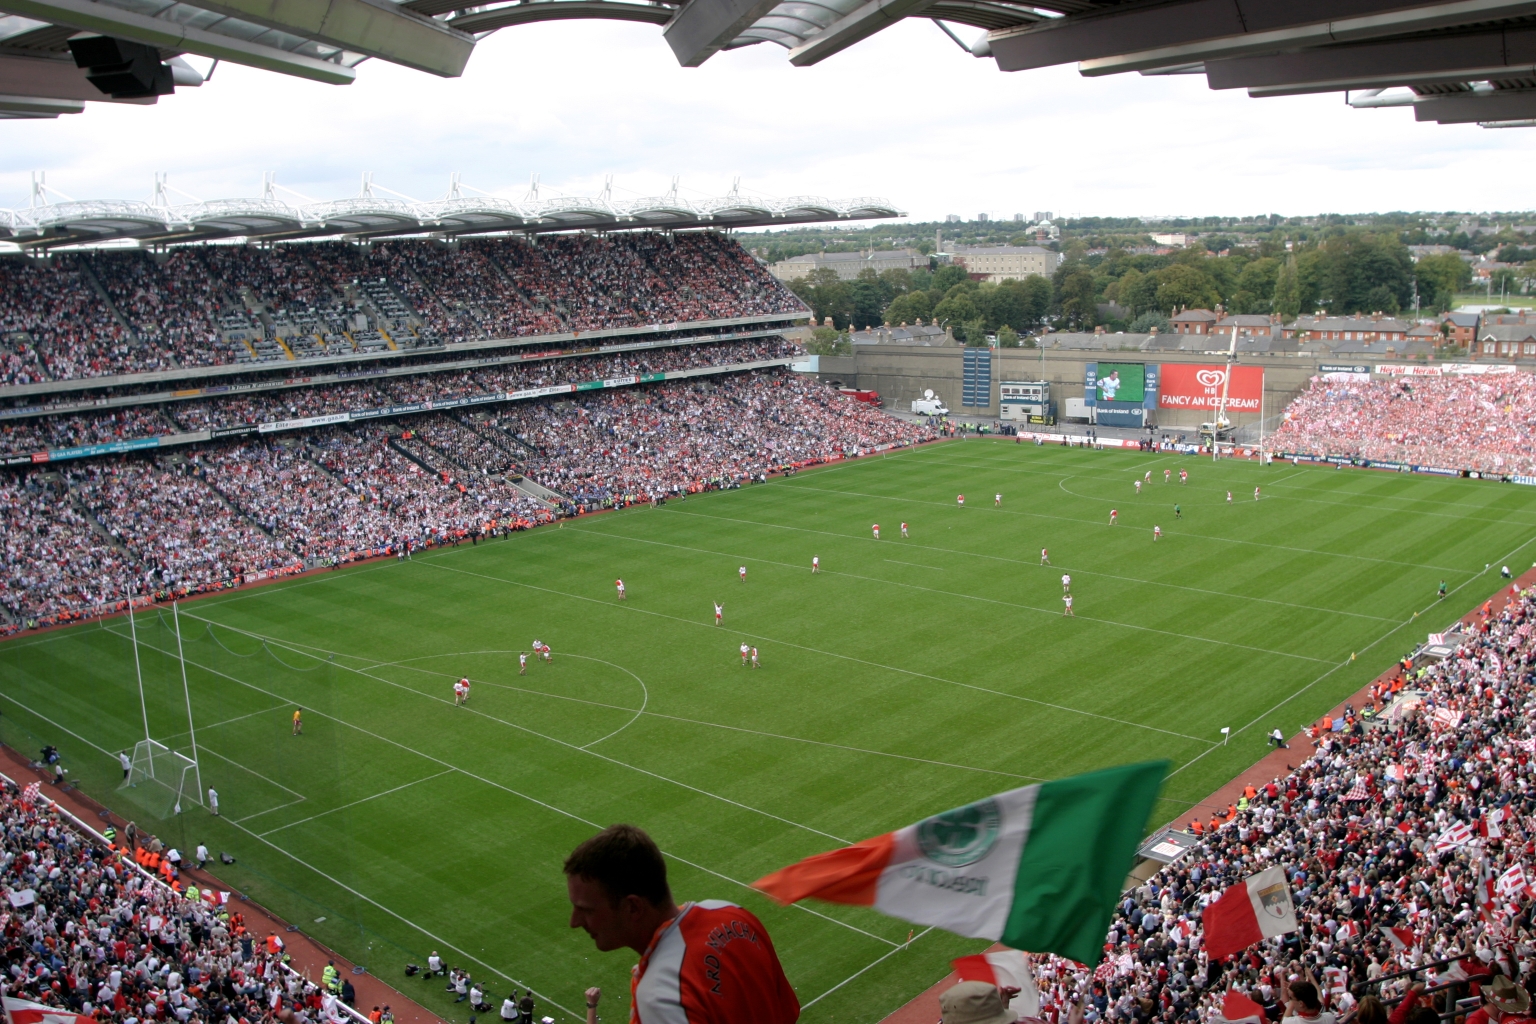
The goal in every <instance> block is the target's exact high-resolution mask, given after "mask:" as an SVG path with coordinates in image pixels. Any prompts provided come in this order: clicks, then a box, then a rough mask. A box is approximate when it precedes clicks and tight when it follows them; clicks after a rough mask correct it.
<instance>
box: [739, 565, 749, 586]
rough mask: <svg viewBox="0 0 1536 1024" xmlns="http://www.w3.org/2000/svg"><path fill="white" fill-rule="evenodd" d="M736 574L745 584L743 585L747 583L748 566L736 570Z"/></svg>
mask: <svg viewBox="0 0 1536 1024" xmlns="http://www.w3.org/2000/svg"><path fill="white" fill-rule="evenodd" d="M736 574H737V575H738V576H740V577H741V582H743V583H745V582H747V567H746V566H742V567H741V568H740V569H737V570H736Z"/></svg>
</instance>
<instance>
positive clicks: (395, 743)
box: [86, 620, 900, 1005]
mask: <svg viewBox="0 0 1536 1024" xmlns="http://www.w3.org/2000/svg"><path fill="white" fill-rule="evenodd" d="M205 621H206V620H205ZM219 625H221V626H224V628H225V629H235V628H236V627H234V626H229V625H225V624H224V623H222V622H221V623H219ZM237 632H240V630H237ZM142 642H143V641H141V643H142ZM146 646H150V648H151V650H157V651H160V653H162V654H169V653H170V652H169V651H165V650H162V649H161V648H158V647H153V646H152V645H146ZM296 653H302V652H296ZM187 664H189V665H193V666H195V667H197V668H199V669H202V670H203V671H204V672H207V673H208V674H209V675H214V676H218V677H219V678H221V679H228V680H229V681H230V682H232V683H236V684H238V685H240V686H244V687H246V688H247V689H251V690H255V691H256V692H257V693H264V694H266V695H267V696H269V697H274V698H277V699H279V700H281V699H283V695H282V694H280V693H274V692H272V691H271V690H268V689H266V688H265V687H261V686H257V685H256V684H255V683H251V682H247V681H246V680H244V679H240V678H238V677H236V676H232V675H230V674H229V673H227V672H221V671H219V670H218V669H216V668H211V667H209V666H207V665H203V664H201V663H199V662H196V661H188V662H187ZM305 710H307V711H309V712H310V714H312V715H314V716H316V717H318V718H328V719H330V720H331V721H333V722H335V723H337V724H338V725H343V726H346V727H347V728H348V729H353V730H355V731H357V732H360V733H362V734H363V735H364V736H369V737H372V738H373V739H376V740H378V741H380V742H381V743H385V744H388V745H389V746H392V747H398V748H399V749H401V750H404V751H406V752H407V753H410V754H415V755H416V756H417V757H420V758H423V759H425V760H428V761H432V762H435V763H437V764H440V765H442V766H443V767H445V768H453V769H455V770H457V771H458V772H459V773H460V774H462V775H463V776H465V777H466V778H470V779H474V780H475V781H476V782H480V783H484V784H485V785H487V786H490V787H491V788H492V789H499V790H501V791H502V792H504V793H510V794H512V795H513V796H515V797H517V798H519V799H521V800H526V801H528V802H529V803H531V804H535V805H537V806H539V807H542V808H544V809H545V810H548V811H552V812H553V813H555V814H558V815H561V816H562V817H566V818H570V819H571V820H573V821H579V822H581V823H582V824H583V825H589V826H591V827H592V828H595V829H599V830H601V829H602V828H603V826H602V825H599V824H598V823H597V822H595V821H590V820H588V819H586V818H583V817H581V816H580V815H579V814H574V813H572V812H571V811H567V810H566V809H564V808H563V807H558V806H556V805H555V804H552V803H549V802H547V801H544V800H540V799H539V798H538V797H536V796H530V795H528V794H527V793H523V792H520V791H518V790H515V789H513V788H512V787H511V786H507V785H504V784H503V783H500V782H496V781H495V780H493V779H489V778H486V777H485V776H483V775H477V774H475V773H474V772H471V771H468V770H466V769H464V768H460V767H459V766H458V765H455V764H453V763H451V762H449V761H444V760H443V759H442V758H440V757H436V756H434V755H432V754H428V753H426V752H424V751H421V750H417V749H415V748H414V747H410V746H407V745H406V744H404V743H401V742H400V741H399V740H396V739H391V738H390V737H388V736H385V735H382V734H381V733H376V732H374V731H373V730H371V729H365V728H363V727H362V726H360V725H356V724H354V723H352V722H349V721H347V720H346V719H344V718H341V717H339V716H337V715H329V714H326V713H325V712H323V711H317V710H315V709H314V708H306V709H305ZM86 742H90V741H88V740H87V741H86ZM91 745H92V746H95V744H91ZM96 749H98V750H100V749H101V748H100V747H97V748H96ZM103 753H105V751H103ZM109 756H112V757H114V758H115V757H116V756H117V755H115V754H113V755H109ZM230 824H232V825H235V826H236V827H237V828H240V829H241V830H242V831H245V832H250V830H249V829H246V828H244V826H241V825H238V824H237V823H236V822H233V821H231V822H230ZM250 834H251V835H252V836H256V838H258V839H259V838H261V837H260V836H257V835H256V833H255V832H250ZM262 842H267V841H266V840H265V839H263V840H262ZM267 845H268V846H272V847H273V849H278V850H281V849H282V848H281V847H278V846H276V845H274V844H272V843H267ZM282 852H284V853H288V851H286V850H283V851H282ZM662 852H663V853H666V855H667V856H668V857H671V858H672V859H673V860H675V861H677V862H678V863H679V864H686V865H687V866H688V867H691V868H693V869H694V870H696V871H702V872H704V873H705V874H706V875H713V876H714V877H715V878H718V879H720V880H721V881H724V882H730V883H731V884H732V885H736V886H739V887H741V888H743V889H752V886H751V885H749V884H748V883H746V882H743V881H741V880H740V879H737V878H732V877H731V876H730V875H726V874H722V873H721V872H719V871H716V870H714V869H713V868H707V867H705V866H704V865H702V864H698V863H695V862H694V861H691V860H688V859H686V858H684V857H680V856H678V855H677V854H675V853H668V852H667V851H665V850H663V851H662ZM288 855H289V856H293V855H292V854H288ZM293 859H294V860H296V861H298V858H297V857H294V858H293ZM299 863H300V864H303V863H304V862H303V861H299ZM304 866H305V867H309V865H307V864H305V865H304ZM311 870H315V871H316V873H317V874H323V872H320V871H318V870H317V869H311ZM325 877H327V878H329V877H330V876H328V875H326V876H325ZM337 884H340V883H337ZM343 888H345V886H343ZM348 891H349V892H350V891H352V890H350V889H349V890H348ZM752 891H753V892H756V891H757V890H756V889H752ZM358 895H359V896H360V898H362V899H368V897H366V896H362V894H361V893H359V894H358ZM369 902H370V903H373V901H372V900H369ZM374 905H375V906H378V907H380V909H382V910H384V911H385V912H386V913H389V914H391V915H393V916H395V917H398V918H400V920H402V921H406V919H405V918H403V917H400V915H399V914H396V913H395V912H394V911H393V910H390V909H389V908H388V907H384V906H383V905H382V904H377V903H375V904H374ZM794 906H795V908H796V909H798V910H802V911H804V912H805V913H807V914H811V915H812V916H814V917H820V918H823V919H824V920H827V921H830V922H832V923H833V924H835V925H838V926H839V927H841V928H847V929H848V930H849V931H854V932H858V933H859V934H860V935H864V936H867V937H869V938H871V939H874V940H875V941H877V942H884V943H886V944H887V945H891V946H897V945H900V943H896V942H892V941H891V940H890V939H886V938H882V937H881V936H879V935H876V934H874V933H873V932H868V931H865V930H864V929H863V928H860V927H859V926H858V925H853V924H849V923H848V922H846V921H839V920H838V919H837V918H835V917H831V916H829V915H827V914H823V913H822V912H821V911H819V910H814V909H812V908H810V907H807V906H803V905H802V904H799V903H796V904H794ZM406 923H407V924H411V925H412V927H417V926H416V925H414V924H412V923H411V922H409V921H406ZM423 934H428V933H426V932H425V931H423ZM443 945H445V946H446V945H448V943H446V942H444V943H443ZM498 973H500V972H498ZM503 977H506V976H505V975H503ZM557 1005H558V1004H557Z"/></svg>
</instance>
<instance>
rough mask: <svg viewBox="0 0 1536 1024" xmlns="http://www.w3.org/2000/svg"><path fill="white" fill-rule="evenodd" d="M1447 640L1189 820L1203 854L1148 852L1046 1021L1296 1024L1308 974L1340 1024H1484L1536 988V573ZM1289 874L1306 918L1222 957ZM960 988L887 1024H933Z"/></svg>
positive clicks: (1184, 822) (1060, 967)
mask: <svg viewBox="0 0 1536 1024" xmlns="http://www.w3.org/2000/svg"><path fill="white" fill-rule="evenodd" d="M1444 640H1445V644H1446V645H1449V646H1448V647H1443V648H1442V650H1441V651H1440V652H1439V653H1438V654H1431V655H1428V656H1427V657H1426V656H1425V655H1424V654H1423V653H1420V657H1419V660H1418V661H1416V662H1415V661H1413V660H1412V659H1411V658H1407V659H1405V660H1404V661H1402V662H1399V664H1398V665H1396V666H1395V667H1394V668H1392V669H1391V670H1389V671H1387V672H1384V673H1382V675H1381V676H1379V677H1378V678H1377V679H1375V680H1374V681H1373V682H1372V683H1371V684H1370V685H1369V686H1367V687H1366V688H1364V689H1363V690H1361V691H1360V692H1359V693H1357V694H1356V695H1355V696H1354V697H1352V698H1351V699H1350V700H1348V701H1346V702H1344V703H1342V704H1340V705H1339V706H1338V707H1337V708H1335V709H1334V710H1333V711H1332V712H1330V713H1329V714H1328V715H1326V716H1324V718H1323V719H1321V720H1319V721H1318V722H1317V723H1316V724H1314V725H1313V726H1312V727H1310V728H1308V729H1307V730H1305V731H1303V732H1301V733H1298V734H1297V735H1296V736H1294V737H1291V739H1290V741H1289V744H1288V745H1287V746H1286V747H1283V748H1278V749H1276V750H1274V751H1273V752H1272V753H1271V754H1270V755H1269V756H1267V757H1265V758H1264V759H1262V760H1261V761H1259V762H1258V763H1257V764H1255V765H1254V766H1253V767H1252V768H1251V769H1249V770H1248V771H1246V772H1244V773H1242V774H1241V775H1239V776H1238V777H1237V778H1236V779H1234V780H1233V781H1232V782H1231V783H1229V784H1228V785H1226V786H1224V787H1222V789H1220V790H1219V791H1217V792H1216V793H1214V794H1212V795H1211V796H1210V797H1209V798H1207V799H1206V800H1204V801H1201V802H1200V803H1198V804H1196V805H1195V806H1194V807H1193V808H1191V810H1190V811H1189V812H1186V815H1187V819H1186V818H1185V816H1181V820H1180V821H1178V822H1175V823H1173V825H1172V826H1171V828H1174V829H1178V830H1179V831H1181V832H1183V833H1184V836H1185V840H1186V842H1185V844H1183V845H1186V849H1187V851H1188V852H1186V853H1184V854H1183V855H1182V856H1180V857H1178V858H1177V859H1175V860H1174V861H1173V862H1172V863H1170V864H1167V865H1166V866H1159V864H1158V863H1157V862H1156V861H1152V860H1147V861H1142V863H1141V865H1140V868H1142V869H1149V870H1138V871H1137V872H1136V873H1134V874H1133V877H1132V879H1131V880H1130V882H1131V884H1130V885H1129V886H1128V888H1127V889H1126V891H1125V894H1124V898H1123V900H1122V901H1121V903H1120V905H1119V908H1118V910H1117V912H1116V914H1115V917H1114V922H1113V924H1112V925H1111V927H1110V929H1109V933H1108V935H1107V936H1106V937H1105V944H1104V950H1105V956H1104V959H1103V960H1102V961H1101V962H1100V963H1099V964H1098V965H1097V966H1096V967H1094V968H1092V969H1090V968H1088V967H1085V966H1083V965H1081V964H1076V963H1073V962H1071V961H1068V960H1064V959H1062V958H1060V957H1056V956H1052V955H1046V956H1043V957H1038V958H1035V962H1034V969H1035V971H1036V980H1037V984H1038V988H1039V1005H1038V1010H1037V1013H1038V1016H1039V1018H1040V1019H1041V1020H1043V1021H1046V1022H1048V1024H1062V1022H1064V1021H1066V1020H1067V1018H1068V1016H1069V1013H1070V1011H1071V1008H1072V1004H1073V1003H1074V1002H1075V1001H1076V1000H1078V999H1079V998H1081V1000H1082V1013H1083V1019H1084V1020H1086V1021H1088V1022H1090V1024H1093V1022H1099V1021H1103V1022H1124V1024H1131V1022H1136V1024H1152V1022H1159V1024H1174V1022H1178V1021H1189V1022H1192V1024H1193V1022H1199V1021H1203V1022H1209V1024H1226V1022H1228V1021H1229V1018H1228V1017H1227V1016H1226V1015H1225V1014H1224V1008H1223V1002H1224V1000H1225V998H1226V996H1227V994H1228V993H1229V992H1231V991H1236V992H1239V993H1241V994H1243V995H1245V996H1247V997H1248V998H1250V999H1251V1000H1253V1002H1255V1003H1257V1004H1258V1005H1259V1006H1260V1007H1262V1009H1263V1014H1264V1018H1263V1020H1260V1021H1258V1024H1264V1020H1267V1021H1269V1022H1275V1021H1279V1020H1281V1018H1282V1017H1292V1018H1293V1019H1294V1017H1293V1015H1294V1013H1295V1012H1296V1011H1295V1010H1294V1009H1293V1007H1294V1004H1291V1005H1290V1006H1288V1005H1287V1003H1286V1000H1285V998H1284V997H1283V995H1282V991H1281V989H1282V984H1284V983H1285V982H1287V981H1288V982H1289V983H1290V984H1292V985H1294V984H1295V983H1296V982H1298V981H1301V980H1308V981H1312V982H1315V984H1316V986H1317V991H1318V993H1319V995H1320V997H1321V1001H1322V1010H1323V1019H1325V1020H1330V1021H1331V1020H1338V1021H1345V1022H1351V1021H1352V1022H1358V1024H1386V1022H1387V1021H1388V1015H1389V1014H1390V1019H1391V1021H1392V1024H1405V1022H1407V1024H1437V1022H1440V1021H1454V1022H1455V1024H1464V1022H1466V1021H1473V1022H1474V1024H1487V1021H1488V1020H1489V1019H1490V1018H1489V1017H1488V1016H1487V1015H1486V1013H1482V1012H1481V1011H1482V1010H1485V1009H1486V1006H1484V1004H1483V999H1482V998H1480V997H1482V996H1484V995H1486V994H1487V993H1488V992H1489V991H1490V990H1491V989H1492V985H1493V982H1494V979H1495V978H1496V977H1498V976H1500V975H1502V976H1504V977H1506V978H1509V979H1510V980H1512V981H1514V982H1515V983H1516V984H1518V985H1520V986H1521V987H1522V988H1523V989H1524V990H1525V992H1526V993H1530V992H1532V991H1536V903H1533V900H1536V874H1532V873H1531V869H1530V868H1529V867H1527V865H1528V864H1530V863H1531V860H1532V857H1533V856H1536V726H1533V724H1532V722H1533V713H1536V570H1532V571H1530V572H1527V573H1525V574H1524V575H1522V576H1521V577H1520V578H1519V579H1517V580H1516V581H1514V582H1513V583H1512V584H1509V585H1507V586H1505V587H1503V588H1502V589H1501V590H1500V592H1499V593H1498V594H1496V595H1494V596H1493V597H1492V598H1490V599H1489V600H1488V601H1487V602H1486V603H1485V604H1484V605H1483V606H1482V607H1481V608H1480V609H1477V610H1475V611H1473V612H1472V613H1470V614H1468V615H1467V616H1465V617H1464V618H1463V619H1462V620H1461V621H1460V623H1458V624H1457V625H1456V626H1454V627H1453V628H1452V629H1450V630H1447V632H1446V634H1445V637H1444ZM1440 654H1443V655H1444V656H1443V657H1442V656H1440ZM1197 823H1198V824H1197ZM1275 866H1278V867H1281V868H1282V869H1283V870H1284V873H1285V876H1286V878H1287V879H1288V881H1289V883H1290V888H1291V894H1292V897H1293V899H1294V901H1295V904H1296V918H1297V921H1298V923H1299V924H1300V928H1299V930H1298V931H1296V932H1293V933H1290V934H1288V935H1285V936H1283V937H1281V938H1277V939H1266V940H1264V941H1263V942H1262V943H1260V944H1257V945H1255V946H1252V947H1250V948H1249V949H1247V950H1245V951H1243V952H1241V953H1239V954H1237V955H1236V956H1233V957H1230V958H1227V959H1225V960H1214V961H1213V960H1211V959H1210V958H1209V957H1208V956H1207V955H1206V951H1205V948H1204V945H1203V932H1204V929H1203V926H1202V920H1201V911H1202V910H1203V909H1204V908H1205V907H1206V906H1207V905H1208V904H1210V903H1211V902H1213V901H1214V900H1216V899H1217V898H1218V897H1220V896H1221V895H1222V893H1223V892H1225V891H1226V890H1227V888H1228V887H1229V886H1232V885H1235V884H1238V883H1240V882H1242V881H1243V879H1245V878H1247V877H1249V876H1251V875H1253V874H1255V873H1257V872H1259V871H1262V870H1264V869H1266V868H1269V867H1275ZM956 980H957V979H956V976H955V975H953V974H952V975H950V976H949V977H948V978H946V979H944V980H943V981H941V982H939V983H938V984H936V985H934V986H933V987H932V988H930V989H929V990H928V991H927V992H925V993H924V994H923V995H922V996H919V997H918V998H917V999H914V1000H913V1001H912V1002H911V1003H909V1004H908V1005H907V1006H906V1007H903V1008H902V1009H901V1010H899V1011H897V1012H896V1013H894V1014H892V1015H891V1016H890V1017H888V1018H886V1024H929V1022H931V1021H933V1020H934V1019H935V1017H936V1015H937V1014H938V1010H939V995H940V994H941V993H942V992H944V991H946V990H947V989H948V988H950V987H951V986H953V985H954V984H955V982H956ZM1480 1008H1481V1009H1480ZM1474 1011H1479V1012H1478V1013H1474ZM1528 1016H1529V1010H1527V1011H1524V1012H1521V1013H1513V1012H1506V1014H1505V1017H1504V1019H1505V1020H1506V1021H1515V1020H1521V1021H1523V1020H1525V1019H1527V1017H1528ZM1302 1019H1303V1020H1310V1019H1313V1018H1311V1017H1310V1016H1306V1017H1303V1018H1302ZM1494 1019H1497V1018H1494Z"/></svg>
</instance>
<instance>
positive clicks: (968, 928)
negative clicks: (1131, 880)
mask: <svg viewBox="0 0 1536 1024" xmlns="http://www.w3.org/2000/svg"><path fill="white" fill-rule="evenodd" d="M1167 768H1168V763H1167V762H1166V761H1156V762H1152V763H1148V764H1134V765H1127V766H1125V767H1122V768H1110V769H1107V770H1105V771H1100V772H1093V773H1091V774H1088V775H1077V776H1074V777H1072V778H1069V779H1060V780H1057V781H1055V782H1045V783H1041V784H1040V785H1037V786H1025V787H1024V788H1022V789H1015V790H1010V791H1009V792H1007V793H999V794H998V795H997V796H992V797H988V798H987V799H985V800H978V801H977V802H976V803H973V804H967V805H966V806H964V807H957V808H955V809H954V810H952V811H945V812H944V813H943V814H935V815H934V816H933V817H931V818H925V819H923V820H922V821H920V822H918V823H917V824H915V825H908V826H907V827H906V828H902V829H897V830H896V831H895V832H890V833H887V834H886V835H883V836H876V837H875V838H874V839H866V840H865V841H864V842H862V843H855V844H854V845H853V846H848V847H845V848H843V849H841V850H833V851H831V852H829V853H822V854H818V855H816V856H814V857H808V858H807V859H805V860H803V861H801V862H800V863H798V864H791V865H790V866H789V867H787V868H783V869H782V870H779V871H775V872H774V873H773V874H771V875H769V876H767V877H766V878H760V879H758V880H757V881H756V882H754V883H753V885H754V886H755V887H756V888H758V889H761V890H762V891H763V892H765V893H767V894H768V895H769V896H772V897H773V898H774V899H776V900H778V901H779V902H781V903H794V902H796V901H797V900H803V899H805V898H806V897H808V896H813V897H815V898H817V899H822V900H827V901H829V902H831V903H853V904H859V905H862V906H867V907H874V908H875V909H876V910H881V911H884V912H885V913H887V914H890V915H891V916H892V917H899V918H901V919H902V920H904V921H912V922H914V923H916V924H926V925H935V926H937V927H939V928H944V929H947V930H949V931H952V932H954V933H956V934H957V935H965V936H968V937H971V938H977V939H993V940H995V941H998V942H1001V943H1003V944H1004V945H1007V946H1012V947H1013V948H1014V949H1022V950H1028V951H1029V952H1032V953H1057V954H1060V955H1061V956H1065V957H1069V958H1070V959H1073V960H1077V961H1079V962H1081V963H1085V964H1090V965H1091V964H1095V963H1097V962H1098V960H1099V957H1100V956H1102V955H1103V952H1104V933H1105V932H1106V931H1107V930H1108V929H1109V922H1110V918H1111V916H1112V915H1113V913H1114V908H1115V903H1116V902H1117V901H1118V900H1119V898H1120V891H1121V886H1122V885H1123V884H1124V882H1125V878H1126V874H1127V872H1129V871H1130V869H1131V865H1132V861H1133V859H1134V857H1135V855H1136V847H1137V844H1138V843H1140V841H1141V838H1142V833H1143V829H1144V827H1145V826H1146V823H1147V818H1148V816H1149V815H1150V814H1151V813H1152V804H1153V801H1155V800H1156V799H1157V792H1158V789H1159V788H1160V787H1161V786H1162V783H1163V776H1164V774H1165V773H1166V771H1167Z"/></svg>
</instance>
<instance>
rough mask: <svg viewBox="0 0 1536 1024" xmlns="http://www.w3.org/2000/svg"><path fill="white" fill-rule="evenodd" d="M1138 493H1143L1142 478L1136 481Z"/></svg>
mask: <svg viewBox="0 0 1536 1024" xmlns="http://www.w3.org/2000/svg"><path fill="white" fill-rule="evenodd" d="M1136 493H1137V494H1140V493H1141V481H1140V480H1137V481H1136Z"/></svg>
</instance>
